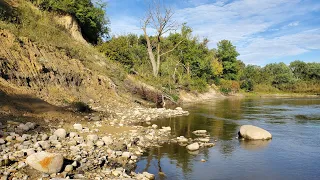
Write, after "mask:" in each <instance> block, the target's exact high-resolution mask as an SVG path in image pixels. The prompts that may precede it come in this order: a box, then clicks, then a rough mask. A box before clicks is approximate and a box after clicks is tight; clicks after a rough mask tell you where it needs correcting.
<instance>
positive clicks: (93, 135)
mask: <svg viewBox="0 0 320 180" xmlns="http://www.w3.org/2000/svg"><path fill="white" fill-rule="evenodd" d="M87 140H88V141H90V142H96V141H97V140H98V136H97V135H95V134H90V135H88V136H87Z"/></svg>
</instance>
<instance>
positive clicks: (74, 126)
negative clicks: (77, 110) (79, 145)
mask: <svg viewBox="0 0 320 180" xmlns="http://www.w3.org/2000/svg"><path fill="white" fill-rule="evenodd" d="M73 128H74V129H76V130H79V131H81V130H82V124H74V125H73Z"/></svg>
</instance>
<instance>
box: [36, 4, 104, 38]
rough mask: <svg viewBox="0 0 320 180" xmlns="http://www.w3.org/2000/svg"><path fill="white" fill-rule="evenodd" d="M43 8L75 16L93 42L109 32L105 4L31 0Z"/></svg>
mask: <svg viewBox="0 0 320 180" xmlns="http://www.w3.org/2000/svg"><path fill="white" fill-rule="evenodd" d="M30 1H31V2H32V3H34V4H35V5H37V6H38V7H39V8H40V9H42V10H47V11H56V12H58V13H62V14H70V15H72V16H74V17H75V18H76V19H77V21H78V23H79V25H80V28H81V32H82V35H83V37H84V38H85V39H86V40H87V41H88V42H90V43H92V44H97V43H98V42H99V40H100V39H101V38H102V37H103V36H104V35H106V34H108V32H109V29H108V26H107V25H108V23H109V21H108V19H107V18H106V17H105V11H104V5H103V4H93V3H92V2H91V0H77V1H75V0H30Z"/></svg>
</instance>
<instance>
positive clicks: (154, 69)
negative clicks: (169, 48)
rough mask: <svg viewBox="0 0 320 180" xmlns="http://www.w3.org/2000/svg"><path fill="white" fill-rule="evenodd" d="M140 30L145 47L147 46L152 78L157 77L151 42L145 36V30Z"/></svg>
mask: <svg viewBox="0 0 320 180" xmlns="http://www.w3.org/2000/svg"><path fill="white" fill-rule="evenodd" d="M142 29H143V32H144V37H145V38H146V40H147V46H148V47H147V49H148V55H149V59H150V61H151V65H152V71H153V76H154V77H157V76H158V69H157V63H156V60H155V58H154V54H153V52H152V47H151V42H150V39H149V36H148V34H147V29H146V28H142Z"/></svg>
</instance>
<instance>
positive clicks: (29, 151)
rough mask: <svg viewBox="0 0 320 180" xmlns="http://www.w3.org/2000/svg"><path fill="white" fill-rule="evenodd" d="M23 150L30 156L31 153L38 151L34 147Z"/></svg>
mask: <svg viewBox="0 0 320 180" xmlns="http://www.w3.org/2000/svg"><path fill="white" fill-rule="evenodd" d="M23 151H24V152H26V153H27V155H28V156H30V155H31V154H34V153H36V152H35V151H34V149H33V148H30V149H26V150H23Z"/></svg>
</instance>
